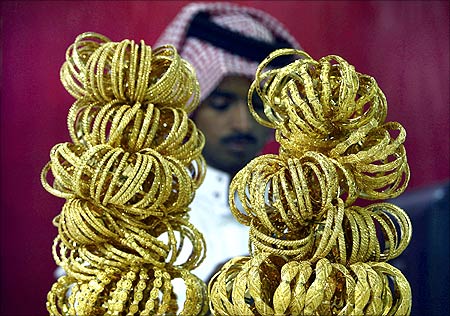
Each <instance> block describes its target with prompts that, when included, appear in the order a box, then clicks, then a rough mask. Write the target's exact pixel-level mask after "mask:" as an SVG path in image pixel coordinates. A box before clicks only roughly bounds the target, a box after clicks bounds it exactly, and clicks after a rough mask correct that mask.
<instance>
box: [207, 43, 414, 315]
mask: <svg viewBox="0 0 450 316" xmlns="http://www.w3.org/2000/svg"><path fill="white" fill-rule="evenodd" d="M282 55H291V56H293V57H295V56H297V58H294V59H293V60H294V61H293V62H291V63H290V64H288V65H286V66H284V67H281V68H274V67H271V62H272V61H273V60H274V59H275V58H277V57H279V56H282ZM255 77H256V79H255V80H254V82H253V83H252V85H251V87H250V90H249V93H248V96H249V97H248V100H249V101H248V102H249V109H250V111H251V113H252V115H253V117H254V118H255V120H256V121H258V122H259V123H260V124H262V125H264V126H267V127H270V128H274V129H275V133H276V134H275V135H276V140H277V141H278V142H279V143H280V150H279V155H273V154H267V155H263V156H260V157H257V158H255V159H254V160H252V161H251V162H250V163H248V164H247V166H245V167H244V168H243V169H242V170H241V171H240V172H238V173H237V174H236V176H235V177H234V178H233V180H232V182H231V184H230V192H229V200H230V207H231V211H232V213H233V215H234V216H235V217H236V219H237V220H238V221H239V222H240V223H242V224H244V225H247V226H249V227H250V233H249V250H250V256H249V257H238V258H233V259H231V260H230V261H229V262H228V263H226V264H225V265H224V266H223V267H222V269H221V270H220V271H219V272H218V273H217V274H216V275H215V276H214V277H213V279H212V280H211V282H210V284H209V287H208V290H209V294H210V309H211V312H212V313H213V314H217V315H402V316H404V315H408V314H409V313H410V310H411V289H410V286H409V283H408V281H407V280H406V278H405V277H404V276H403V274H402V273H401V272H400V271H399V270H398V269H396V268H395V267H393V266H392V265H390V264H388V263H387V262H386V261H388V260H390V259H393V258H395V257H397V256H399V255H400V254H401V253H402V252H403V250H404V249H405V248H406V247H407V245H408V244H409V241H410V239H411V233H412V228H411V222H410V220H409V218H408V216H407V214H406V213H405V212H404V211H403V210H402V209H400V208H398V207H396V206H394V205H392V204H389V203H384V202H382V201H380V200H384V199H388V198H393V197H396V196H398V195H399V194H401V193H402V192H403V191H404V190H405V188H406V186H407V183H408V181H409V167H408V164H407V160H406V154H405V148H404V146H403V142H404V140H405V137H406V133H405V130H404V128H403V127H402V126H401V125H400V124H399V123H396V122H385V119H386V111H387V104H386V99H385V97H384V94H383V92H382V91H381V90H380V88H379V87H378V85H377V83H376V81H375V80H374V79H373V78H371V77H370V76H367V75H363V74H360V73H358V72H356V71H355V69H354V67H353V66H352V65H350V64H348V63H347V61H345V60H344V59H343V58H341V57H339V56H326V57H323V58H321V59H319V60H318V61H316V60H314V59H312V58H311V57H310V56H309V55H308V54H306V53H305V52H303V51H298V50H293V49H282V50H277V51H275V52H273V53H272V54H271V55H269V56H268V57H267V58H266V59H265V60H264V61H263V62H262V63H261V64H260V65H259V67H258V70H257V72H256V76H255ZM254 94H257V95H258V96H259V98H260V99H261V100H262V101H263V103H264V114H262V113H260V112H257V111H255V110H254V108H253V104H252V97H253V96H254ZM358 199H364V200H371V201H373V202H372V203H373V204H369V205H368V206H366V207H361V206H357V205H356V204H355V203H356V202H357V200H358Z"/></svg>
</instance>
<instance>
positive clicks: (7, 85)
mask: <svg viewBox="0 0 450 316" xmlns="http://www.w3.org/2000/svg"><path fill="white" fill-rule="evenodd" d="M236 2H238V3H242V4H247V5H249V6H254V7H257V8H260V9H263V10H266V11H267V12H269V13H271V14H273V15H274V16H275V17H276V18H278V19H280V20H281V21H282V22H284V23H285V24H286V25H287V27H288V28H289V29H290V31H291V32H292V33H293V34H294V36H295V37H296V38H297V39H298V40H299V42H300V43H301V44H302V46H303V48H304V49H305V50H306V51H307V52H308V53H309V54H310V55H311V56H312V57H313V58H316V59H318V58H320V57H322V56H325V55H330V54H337V55H340V56H342V57H344V58H345V59H346V60H347V61H349V62H350V63H351V64H353V65H354V66H355V68H356V70H357V71H359V72H362V73H365V74H369V75H371V76H373V77H375V79H376V80H377V82H378V84H379V86H380V87H381V89H382V90H383V91H384V93H385V95H386V97H387V100H388V106H389V108H388V120H391V121H398V122H400V123H401V124H402V125H403V126H404V127H405V128H406V130H407V133H408V136H407V141H406V148H407V154H408V158H409V163H410V167H411V181H410V186H409V188H410V189H411V188H420V187H424V186H427V185H431V184H433V183H437V182H440V181H442V180H445V179H448V178H449V88H448V87H449V24H448V23H449V2H448V1H236ZM186 3H187V2H186V1H3V2H1V20H0V22H1V26H0V27H1V29H0V32H1V36H0V40H1V82H0V83H1V107H0V110H1V112H0V144H1V221H0V223H1V231H0V234H1V235H0V236H1V292H0V297H1V304H0V311H1V313H2V315H44V314H46V310H45V301H46V294H47V292H48V290H49V289H50V287H51V284H52V283H53V282H54V279H53V275H52V274H53V271H54V269H55V263H54V262H53V258H52V256H51V245H52V241H53V238H54V237H55V236H56V233H57V231H56V228H55V227H53V226H52V224H51V221H52V219H53V217H54V216H55V215H56V214H58V213H59V212H60V208H61V206H62V204H63V201H62V200H61V199H58V198H56V197H54V196H52V195H50V194H49V193H47V192H46V191H45V190H44V189H43V188H42V186H41V184H40V179H39V174H40V171H41V169H42V167H43V166H44V165H45V163H46V162H47V161H48V159H49V151H50V149H51V147H52V146H53V145H55V144H56V143H60V142H64V141H67V140H68V139H69V137H68V132H67V128H66V115H67V111H68V109H69V107H70V106H71V104H72V103H73V101H74V99H73V98H72V97H71V96H70V95H69V94H68V93H67V92H66V91H65V90H64V88H63V86H62V84H61V83H60V81H59V69H60V67H61V65H62V63H63V62H64V58H65V51H66V49H67V47H68V46H69V45H70V44H71V43H72V42H73V41H74V39H75V37H76V36H77V35H78V34H80V33H83V32H86V31H94V32H99V33H102V34H104V35H106V36H108V37H109V38H110V39H111V40H114V41H120V40H122V39H124V38H129V39H134V40H137V41H139V40H140V39H143V40H145V42H146V43H147V44H149V45H152V44H153V42H154V41H155V40H156V38H157V37H158V35H159V34H160V33H161V32H162V30H163V29H164V27H165V25H166V24H167V23H169V21H171V20H172V18H173V17H174V16H175V14H176V13H177V12H178V10H179V9H180V8H181V7H182V6H184V5H185V4H186ZM275 147H276V146H275V145H274V144H271V145H270V146H268V148H267V150H274V149H275Z"/></svg>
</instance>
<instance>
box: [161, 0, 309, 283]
mask: <svg viewBox="0 0 450 316" xmlns="http://www.w3.org/2000/svg"><path fill="white" fill-rule="evenodd" d="M165 44H172V45H174V46H175V47H176V48H177V50H178V53H179V54H180V55H181V56H182V57H183V58H184V59H186V60H187V61H189V62H190V63H191V64H192V66H193V67H194V68H195V70H196V73H197V78H198V81H199V84H200V91H201V97H200V101H201V102H200V105H199V107H198V109H197V110H196V111H195V113H193V116H192V118H193V120H194V121H195V123H196V125H197V127H198V128H199V129H200V130H201V131H202V132H203V133H204V135H205V138H206V144H205V147H204V150H203V155H204V157H205V159H206V162H207V165H208V167H207V171H206V177H205V181H204V182H203V184H202V186H201V187H200V188H199V189H198V190H197V192H196V196H195V199H194V201H193V203H192V204H191V211H190V212H189V214H190V221H191V222H192V223H193V224H194V226H195V227H196V228H197V229H198V230H199V231H200V232H201V233H202V234H203V235H204V237H205V240H206V245H207V252H206V259H205V261H204V262H203V263H202V264H201V265H200V266H199V267H198V268H197V269H195V270H194V271H192V272H193V273H195V274H196V275H197V276H198V277H200V278H201V279H203V280H204V281H205V282H207V281H208V280H209V279H210V277H211V276H212V274H213V273H214V272H215V271H216V269H217V267H218V266H220V265H221V264H222V263H224V262H225V261H227V260H228V259H230V258H232V257H236V256H241V255H247V254H248V238H249V235H248V228H247V227H246V226H244V225H242V224H240V223H238V222H237V221H236V219H235V218H234V217H233V216H232V214H231V212H230V210H229V207H228V187H229V184H230V181H231V178H232V177H233V176H234V175H235V174H236V173H237V172H238V171H239V170H240V169H242V168H243V167H244V166H245V165H246V164H247V163H248V162H249V161H250V160H251V159H253V158H254V157H255V156H256V155H257V154H258V153H260V152H261V150H262V149H263V147H264V145H265V144H266V142H267V141H268V139H269V137H270V136H271V133H272V131H271V130H270V129H268V128H266V127H263V126H261V125H260V124H258V123H257V122H256V121H255V120H254V119H253V117H252V116H251V114H250V112H249V110H248V107H247V93H248V89H249V87H250V84H251V82H252V80H253V78H254V75H255V72H256V68H257V66H258V64H259V63H260V62H261V61H262V60H263V59H264V58H265V57H267V55H269V53H270V52H272V51H274V50H276V49H279V48H297V49H300V45H299V44H298V43H297V41H296V40H295V39H294V38H293V37H292V36H291V35H290V34H289V32H288V31H287V30H286V29H285V27H284V26H283V25H282V24H281V23H280V22H278V21H277V20H276V19H274V18H273V17H272V16H270V15H268V14H267V13H265V12H262V11H260V10H257V9H254V8H249V7H243V6H239V5H236V4H231V3H226V2H217V3H205V2H200V3H191V4H189V5H187V6H185V7H184V8H183V9H182V10H181V11H180V13H179V14H178V15H177V16H176V17H175V19H174V20H173V21H172V22H171V23H170V24H169V26H168V27H167V29H166V30H165V31H164V32H163V34H162V35H161V37H160V38H159V39H158V40H157V42H156V43H155V45H154V46H155V47H158V46H161V45H165ZM255 102H257V100H255ZM259 110H262V105H261V104H260V108H259Z"/></svg>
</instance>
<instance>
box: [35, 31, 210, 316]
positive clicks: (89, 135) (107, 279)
mask: <svg viewBox="0 0 450 316" xmlns="http://www.w3.org/2000/svg"><path fill="white" fill-rule="evenodd" d="M61 81H62V83H63V85H64V87H65V88H66V90H67V91H68V92H69V93H70V94H71V95H72V96H74V97H75V98H76V99H77V100H76V102H75V103H74V104H73V105H72V107H71V109H70V111H69V114H68V118H67V122H68V128H69V133H70V137H71V142H66V143H60V144H57V145H55V146H54V147H53V148H52V150H51V152H50V162H49V163H48V164H47V165H46V166H45V167H44V169H43V171H42V174H41V180H42V185H43V186H44V187H45V189H46V190H48V191H49V192H50V193H52V194H53V195H55V196H58V197H61V198H64V199H65V200H66V201H65V204H64V206H63V208H62V210H61V213H60V214H59V215H58V216H57V217H56V218H55V220H54V224H55V225H56V226H57V227H58V236H57V237H56V239H55V242H54V245H53V255H54V258H55V261H56V263H57V264H58V265H59V266H61V267H62V268H63V269H64V270H65V273H66V274H65V275H64V276H62V277H60V278H59V279H58V280H57V282H56V283H55V284H54V285H53V286H52V288H51V290H50V292H49V293H48V297H47V310H48V311H49V313H50V314H51V315H82V316H86V315H125V314H126V315H134V314H137V313H139V315H155V314H158V315H161V314H175V313H177V311H178V309H179V307H178V303H177V297H176V294H175V293H174V291H173V283H172V281H173V280H174V279H177V278H179V279H182V280H183V281H184V283H185V285H186V300H185V303H184V305H183V308H182V309H181V308H180V309H181V311H180V312H179V314H181V315H195V314H201V313H205V312H206V311H207V309H208V303H207V302H208V300H207V289H206V286H205V284H204V283H203V282H202V281H201V280H200V279H199V278H197V277H196V276H195V275H193V274H192V273H191V272H190V271H191V270H192V269H194V268H195V267H197V266H198V265H199V264H200V263H201V261H202V260H203V258H204V255H205V251H206V250H205V242H204V239H203V236H202V235H201V234H200V233H199V232H198V231H197V230H196V229H195V227H193V226H192V224H190V223H189V221H188V214H187V212H188V211H189V208H188V205H189V204H190V202H191V201H192V199H193V197H194V193H195V189H196V188H198V186H199V185H200V184H201V182H202V181H203V177H204V172H205V163H204V159H203V156H202V155H201V151H202V149H203V145H204V136H203V134H202V133H201V132H200V131H199V130H198V129H197V128H196V126H195V124H194V123H193V121H192V120H190V119H189V118H188V114H189V113H190V112H191V111H192V110H193V109H194V108H195V107H196V106H197V105H198V102H199V85H198V82H197V79H196V76H195V71H194V70H193V68H192V67H191V66H190V65H189V64H188V63H187V62H186V61H185V60H183V59H181V58H180V56H179V55H178V53H177V51H176V50H175V48H174V47H172V46H161V47H158V48H156V49H154V50H152V48H151V47H150V46H146V45H145V43H144V42H143V41H141V42H140V44H135V43H134V41H131V40H124V41H121V42H111V41H110V40H109V39H108V38H106V37H104V36H102V35H100V34H96V33H83V34H81V35H79V36H78V37H77V38H76V40H75V42H74V43H73V44H72V45H71V46H70V47H69V48H68V50H67V54H66V61H65V63H64V64H63V66H62V68H61ZM50 171H51V174H52V175H53V181H51V180H49V179H48V178H50V176H49V172H50ZM188 243H190V244H191V246H192V251H191V253H190V254H187V255H186V256H185V258H183V256H182V254H181V250H182V249H183V244H184V245H186V244H188ZM184 249H186V247H185V248H184Z"/></svg>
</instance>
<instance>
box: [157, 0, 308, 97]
mask: <svg viewBox="0 0 450 316" xmlns="http://www.w3.org/2000/svg"><path fill="white" fill-rule="evenodd" d="M165 44H171V45H173V46H175V48H176V49H177V50H178V53H179V54H180V55H181V56H182V57H183V58H184V59H186V60H187V61H189V62H190V63H191V64H192V66H193V67H194V68H195V71H196V73H197V78H198V81H199V84H200V91H201V97H200V99H201V101H203V100H204V99H205V98H206V97H208V96H209V95H210V93H211V92H212V91H213V90H214V89H215V88H216V87H217V86H218V85H219V84H220V82H221V81H222V79H223V78H224V77H226V76H229V75H242V76H245V77H248V78H250V79H253V78H254V75H255V72H256V68H257V67H258V64H259V63H260V62H261V61H262V60H263V59H264V58H265V57H267V56H268V54H269V53H270V52H272V51H274V50H276V49H278V48H296V49H301V48H300V45H299V43H298V42H297V41H296V40H295V39H294V37H293V36H292V35H291V34H290V33H289V32H288V30H287V28H286V27H285V26H284V25H283V24H281V23H280V22H279V21H277V20H276V19H275V18H274V17H272V16H270V15H269V14H267V13H266V12H263V11H261V10H258V9H255V8H250V7H244V6H240V5H237V4H232V3H227V2H212V3H204V2H194V3H191V4H188V5H186V6H185V7H184V8H183V9H182V10H181V11H180V12H179V14H178V15H177V16H176V17H175V19H174V20H173V21H172V22H171V23H170V24H169V25H168V27H167V28H166V30H165V31H164V32H163V33H162V35H161V36H160V37H159V39H158V40H157V41H156V43H155V46H156V47H158V46H162V45H165Z"/></svg>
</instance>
